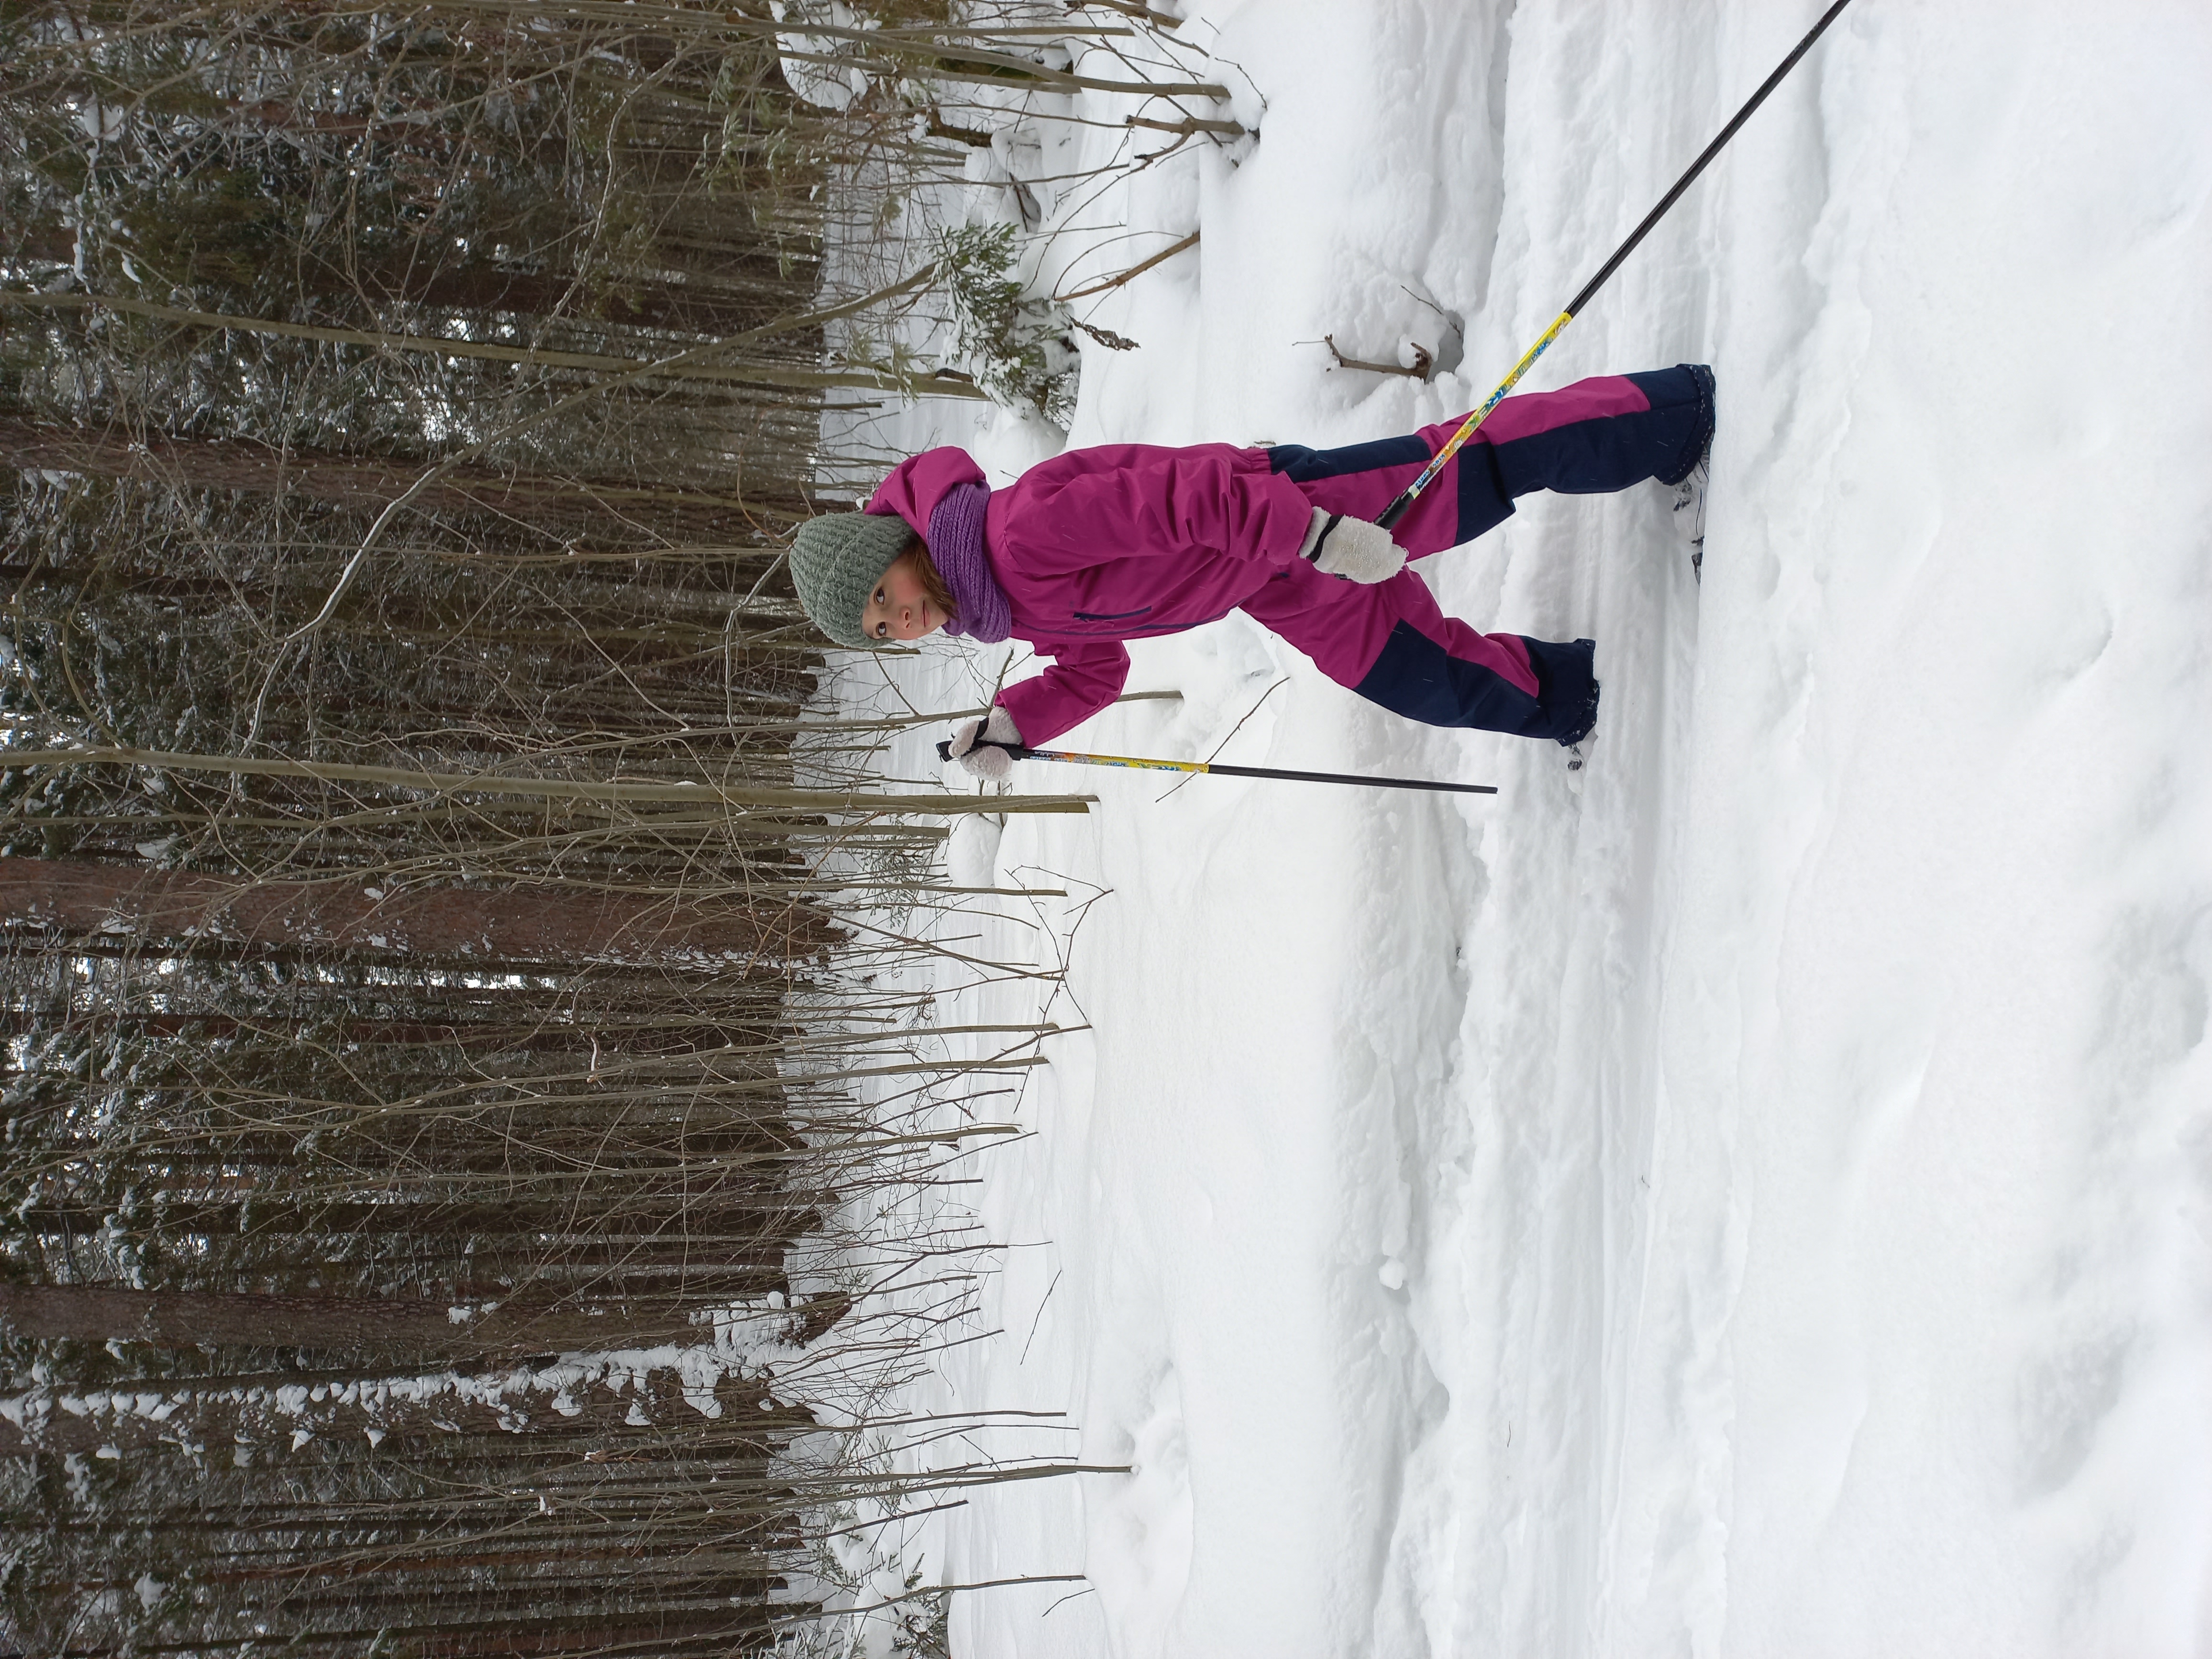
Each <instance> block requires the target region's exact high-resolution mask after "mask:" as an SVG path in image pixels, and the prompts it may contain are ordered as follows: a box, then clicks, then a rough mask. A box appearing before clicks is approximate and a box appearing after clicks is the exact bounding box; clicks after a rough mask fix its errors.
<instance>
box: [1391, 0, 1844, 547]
mask: <svg viewBox="0 0 2212 1659" xmlns="http://www.w3.org/2000/svg"><path fill="white" fill-rule="evenodd" d="M1850 3H1851V0H1835V3H1834V4H1833V5H1832V6H1830V7H1829V8H1828V9H1827V10H1826V11H1825V12H1822V13H1821V14H1820V21H1819V22H1817V23H1815V24H1814V25H1813V27H1812V30H1811V32H1810V33H1808V34H1807V35H1806V36H1805V38H1804V39H1803V40H1800V41H1799V42H1798V43H1797V46H1796V50H1795V51H1794V52H1791V53H1790V55H1789V56H1788V57H1787V58H1784V59H1783V60H1782V62H1781V63H1780V64H1779V65H1778V66H1777V67H1776V69H1775V71H1774V73H1773V74H1771V75H1770V76H1767V77H1766V79H1765V81H1764V82H1761V83H1760V86H1759V90H1758V91H1757V92H1754V93H1753V94H1751V99H1750V101H1749V102H1747V103H1746V104H1745V105H1744V106H1743V107H1742V108H1741V109H1740V110H1738V111H1737V112H1735V119H1734V120H1732V121H1730V122H1729V124H1728V125H1726V126H1724V127H1723V128H1722V129H1721V131H1720V136H1719V137H1717V138H1715V139H1714V140H1713V142H1712V143H1710V144H1707V145H1706V146H1705V153H1704V154H1703V155H1699V157H1698V159H1697V160H1696V161H1692V162H1691V163H1690V170H1689V171H1688V172H1687V173H1684V174H1683V175H1682V176H1681V177H1680V179H1676V180H1675V181H1674V189H1672V190H1670V191H1668V192H1667V193H1666V195H1664V196H1662V197H1660V198H1659V205H1658V206H1657V207H1656V208H1653V209H1652V210H1651V211H1650V212H1649V213H1647V214H1645V215H1644V222H1643V223H1642V224H1640V225H1638V226H1637V228H1635V229H1634V230H1632V231H1631V232H1629V234H1628V240H1626V241H1625V242H1623V243H1622V244H1621V245H1620V246H1619V247H1618V248H1616V249H1614V250H1613V258H1610V259H1607V261H1606V262H1605V268H1604V269H1603V270H1600V271H1599V272H1598V274H1597V275H1596V276H1593V277H1591V278H1590V279H1589V283H1588V284H1587V285H1585V286H1584V288H1583V291H1582V292H1581V293H1579V294H1577V295H1575V297H1574V298H1573V299H1571V300H1570V301H1568V302H1567V308H1566V309H1565V311H1563V312H1561V313H1559V315H1558V316H1557V317H1555V318H1553V319H1552V325H1551V327H1549V328H1547V329H1546V330H1545V331H1544V333H1543V337H1541V339H1539V340H1538V341H1537V342H1536V343H1535V344H1534V345H1532V346H1530V347H1529V348H1528V350H1527V351H1526V352H1525V353H1523V354H1522V358H1521V361H1520V362H1517V363H1516V364H1514V365H1513V370H1512V373H1510V374H1508V375H1507V376H1506V377H1505V378H1504V380H1501V381H1499V382H1498V390H1497V391H1495V392H1492V393H1491V394H1490V396H1489V397H1487V398H1485V399H1484V400H1483V403H1482V406H1481V407H1480V409H1478V410H1475V411H1474V414H1472V415H1470V416H1468V417H1467V419H1466V420H1465V421H1464V422H1462V423H1461V425H1460V428H1459V430H1458V431H1456V432H1455V433H1453V434H1452V435H1451V437H1450V439H1449V441H1447V442H1446V443H1445V445H1444V447H1443V448H1442V449H1439V450H1438V451H1437V453H1436V456H1435V458H1434V459H1432V460H1431V461H1430V462H1429V464H1428V465H1427V466H1425V467H1424V468H1423V469H1422V471H1421V476H1420V477H1418V478H1416V479H1414V480H1413V483H1410V484H1408V485H1407V486H1406V489H1405V490H1404V491H1403V492H1402V493H1401V495H1399V497H1398V499H1397V500H1396V501H1393V502H1391V503H1390V505H1389V506H1388V507H1384V508H1383V513H1382V516H1381V517H1379V518H1377V519H1376V520H1375V522H1376V523H1377V524H1379V525H1381V526H1383V529H1385V530H1388V529H1389V528H1390V527H1391V526H1394V525H1395V524H1396V523H1397V522H1398V520H1401V519H1402V518H1404V517H1405V516H1406V514H1407V511H1408V510H1409V509H1411V507H1413V501H1414V499H1415V498H1416V497H1417V496H1419V495H1420V493H1421V492H1422V491H1423V490H1424V489H1427V488H1428V487H1429V485H1430V484H1431V483H1432V482H1434V480H1435V478H1436V476H1437V473H1439V472H1441V471H1443V470H1444V466H1445V464H1446V463H1447V462H1449V460H1450V459H1451V458H1452V457H1453V456H1455V455H1456V454H1458V453H1459V452H1460V447H1461V446H1462V444H1464V443H1466V441H1468V439H1469V438H1471V437H1473V436H1474V429H1475V428H1477V427H1479V426H1480V425H1481V424H1482V423H1483V422H1484V420H1485V419H1486V418H1487V417H1488V416H1489V414H1490V411H1491V410H1493V409H1495V408H1497V407H1498V404H1501V403H1503V402H1504V401H1505V394H1506V393H1507V392H1510V391H1512V390H1513V388H1514V387H1515V386H1516V385H1518V384H1519V383H1520V380H1521V377H1522V375H1523V374H1527V373H1528V370H1529V368H1530V367H1531V365H1533V364H1534V362H1535V361H1536V359H1537V358H1539V357H1541V356H1543V355H1544V349H1545V348H1546V347H1547V346H1549V345H1550V344H1551V343H1552V342H1553V341H1554V340H1556V339H1558V338H1559V331H1560V330H1562V329H1564V328H1565V327H1566V325H1568V324H1569V323H1571V322H1572V321H1574V319H1575V317H1576V314H1577V313H1579V312H1580V311H1581V310H1582V308H1583V307H1584V306H1586V305H1588V304H1589V302H1590V301H1591V299H1592V298H1593V297H1594V296H1595V295H1596V293H1597V291H1598V289H1601V288H1603V287H1604V286H1605V283H1606V279H1607V277H1609V276H1612V275H1613V272H1614V271H1616V270H1620V264H1621V261H1622V260H1624V259H1626V258H1628V256H1629V255H1630V254H1632V253H1633V252H1636V245H1637V244H1638V242H1640V241H1642V240H1644V238H1645V237H1646V236H1647V235H1649V234H1650V232H1651V228H1652V227H1653V226H1654V225H1656V224H1657V223H1658V222H1660V220H1662V219H1663V218H1665V217H1666V216H1667V210H1668V208H1671V207H1673V206H1674V204H1675V203H1676V202H1678V201H1680V200H1681V198H1682V192H1683V191H1686V190H1687V189H1689V187H1690V186H1691V185H1692V184H1693V183H1695V182H1696V180H1697V177H1698V175H1699V173H1703V172H1704V171H1705V164H1706V163H1707V162H1708V161H1711V160H1712V159H1713V157H1714V156H1716V155H1719V154H1720V153H1721V149H1722V147H1723V146H1724V145H1725V144H1726V143H1728V141H1729V139H1731V138H1733V137H1735V135H1736V130H1737V129H1738V128H1739V127H1741V126H1742V125H1743V124H1744V123H1745V122H1746V121H1748V120H1749V119H1751V116H1752V112H1753V110H1755V109H1757V108H1758V107H1759V106H1760V105H1761V104H1763V103H1765V101H1766V94H1768V93H1770V92H1772V91H1773V90H1774V89H1775V88H1777V87H1778V86H1780V85H1781V84H1782V81H1783V77H1784V76H1786V75H1788V74H1789V73H1790V70H1793V69H1796V67H1797V60H1798V59H1799V58H1802V57H1803V56H1804V55H1805V54H1806V53H1807V52H1810V51H1811V50H1812V49H1813V43H1814V41H1815V40H1819V39H1820V36H1821V34H1822V33H1824V32H1825V31H1826V28H1827V27H1828V25H1829V24H1831V23H1832V22H1834V21H1836V17H1837V15H1838V13H1840V12H1841V11H1842V10H1843V9H1844V7H1845V6H1848V5H1849V4H1850Z"/></svg>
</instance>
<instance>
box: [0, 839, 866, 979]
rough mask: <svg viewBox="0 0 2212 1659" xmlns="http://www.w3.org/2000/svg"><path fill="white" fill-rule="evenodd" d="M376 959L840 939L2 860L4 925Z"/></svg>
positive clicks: (802, 945)
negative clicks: (383, 955) (375, 955)
mask: <svg viewBox="0 0 2212 1659" xmlns="http://www.w3.org/2000/svg"><path fill="white" fill-rule="evenodd" d="M0 927H54V928H59V929H61V930H63V931H64V932H66V933H81V934H93V935H100V934H117V933H120V934H124V935H127V936H130V937H134V938H138V939H193V940H211V941H215V942H217V943H222V944H229V945H270V946H283V947H284V948H286V949H288V950H295V951H296V950H299V949H301V948H313V947H322V948H325V949H328V950H331V951H346V950H370V951H379V952H395V953H406V954H416V955H423V956H430V957H442V958H448V959H451V958H460V959H466V960H473V961H478V962H483V963H487V964H489V963H608V964H614V965H620V966H656V965H661V964H676V963H681V964H688V965H704V964H705V963H708V962H711V961H715V960H721V961H732V960H734V961H750V960H754V959H757V958H760V957H773V958H778V959H782V958H787V957H805V956H811V955H813V954H814V953H815V952H817V951H819V950H821V949H822V948H823V947H824V946H825V945H828V944H829V942H830V939H831V938H832V929H831V928H830V927H829V923H828V921H827V920H826V919H825V918H824V917H823V915H822V914H821V913H820V912H819V911H817V910H815V909H813V908H811V907H808V906H804V905H799V904H793V903H786V904H781V905H776V904H763V905H740V904H738V903H735V902H730V901H726V900H721V901H715V902H711V903H699V904H682V903H678V902H677V901H675V900H672V899H660V898H646V897H641V896H635V895H629V894H619V893H593V892H587V891H568V892H555V893H545V892H533V891H531V890H526V889H513V888H509V889H506V890H482V889H476V888H464V887H435V888H430V889H427V890H422V891H417V892H398V893H390V894H380V893H379V892H378V891H376V890H374V889H370V888H367V887H364V886H362V885H361V884H359V883H358V882H356V881H355V880H351V879H338V878H333V879H330V880H325V881H253V880H249V879H246V878H241V877H234V876H216V875H204V874H201V873H198V872H192V871H184V870H149V869H145V868H143V867H136V868H134V867H133V866H129V865H123V864H94V863H88V862H84V861H80V860H67V859H12V858H11V859H0Z"/></svg>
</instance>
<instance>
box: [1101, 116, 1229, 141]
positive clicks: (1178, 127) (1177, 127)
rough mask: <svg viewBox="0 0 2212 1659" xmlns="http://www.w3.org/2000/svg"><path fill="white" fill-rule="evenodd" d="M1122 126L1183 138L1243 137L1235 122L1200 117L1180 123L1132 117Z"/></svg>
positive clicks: (1184, 119) (1145, 117) (1185, 117)
mask: <svg viewBox="0 0 2212 1659" xmlns="http://www.w3.org/2000/svg"><path fill="white" fill-rule="evenodd" d="M1124 125H1128V126H1133V127H1149V128H1151V129H1152V131H1155V132H1173V133H1179V134H1181V135H1182V137H1185V138H1190V137H1196V136H1197V135H1198V134H1200V133H1201V132H1218V133H1219V134H1220V135H1221V136H1222V137H1225V138H1242V137H1243V136H1244V129H1243V127H1242V126H1241V125H1238V124H1237V122H1234V121H1217V120H1212V119H1209V118H1206V117H1205V116H1202V115H1186V116H1184V117H1183V118H1182V120H1180V121H1161V120H1157V119H1155V118H1152V116H1149V115H1132V116H1129V117H1128V118H1127V120H1126V121H1125V123H1124Z"/></svg>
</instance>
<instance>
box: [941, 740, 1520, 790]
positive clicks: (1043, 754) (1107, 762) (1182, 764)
mask: <svg viewBox="0 0 2212 1659" xmlns="http://www.w3.org/2000/svg"><path fill="white" fill-rule="evenodd" d="M975 747H976V748H978V749H1003V750H1006V753H1007V754H1008V755H1010V756H1011V757H1013V758H1014V759H1015V760H1046V761H1068V762H1071V763H1073V764H1075V765H1077V766H1133V767H1136V768H1138V769H1140V770H1143V771H1147V772H1212V773H1218V774H1219V775H1221V776H1223V777H1228V778H1282V779H1287V780H1289V781H1291V782H1293V783H1349V784H1355V785H1362V786H1364V787H1367V788H1370V789H1437V790H1443V791H1447V792H1449V793H1453V794H1459V795H1494V794H1496V793H1498V786H1497V785H1495V784H1490V783H1441V782H1438V781H1437V780H1436V779H1434V778H1369V777H1362V776H1360V775H1358V773H1356V772H1286V771H1284V770H1282V769H1280V768H1278V767H1273V766H1227V765H1224V764H1223V763H1221V762H1219V761H1171V760H1142V759H1139V757H1136V756H1134V755H1079V754H1076V753H1074V752H1073V750H1066V749H1029V748H1024V746H1023V745H1022V744H1018V743H993V742H992V741H991V740H990V739H989V738H984V739H982V740H981V742H979V743H977V744H975ZM937 758H938V759H939V760H941V761H948V762H949V761H950V760H951V758H952V744H951V739H950V738H947V739H946V740H945V742H943V743H940V744H938V745H937Z"/></svg>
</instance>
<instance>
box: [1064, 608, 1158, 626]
mask: <svg viewBox="0 0 2212 1659" xmlns="http://www.w3.org/2000/svg"><path fill="white" fill-rule="evenodd" d="M1151 609H1152V606H1150V605H1139V606H1138V607H1137V608H1136V609H1135V610H1134V611H1077V612H1076V613H1075V620H1076V621H1078V622H1127V621H1128V620H1129V618H1130V617H1141V616H1143V615H1144V614H1145V613H1146V611H1150V610H1151Z"/></svg>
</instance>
